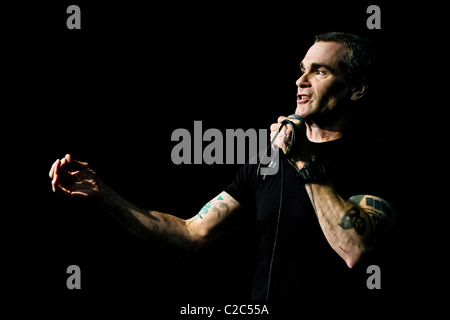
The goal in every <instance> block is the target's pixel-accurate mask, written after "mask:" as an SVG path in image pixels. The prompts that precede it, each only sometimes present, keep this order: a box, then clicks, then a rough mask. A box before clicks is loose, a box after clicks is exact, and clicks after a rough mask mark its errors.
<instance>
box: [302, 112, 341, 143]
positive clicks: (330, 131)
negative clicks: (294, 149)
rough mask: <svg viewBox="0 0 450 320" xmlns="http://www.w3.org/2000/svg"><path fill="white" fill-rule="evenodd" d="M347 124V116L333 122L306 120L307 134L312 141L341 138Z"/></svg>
mask: <svg viewBox="0 0 450 320" xmlns="http://www.w3.org/2000/svg"><path fill="white" fill-rule="evenodd" d="M346 124H347V118H346V117H339V118H338V120H337V121H334V122H332V123H322V124H321V123H319V122H314V121H306V136H307V137H308V140H309V141H311V142H327V141H333V140H336V139H339V138H341V137H342V136H343V135H344V128H345V127H346Z"/></svg>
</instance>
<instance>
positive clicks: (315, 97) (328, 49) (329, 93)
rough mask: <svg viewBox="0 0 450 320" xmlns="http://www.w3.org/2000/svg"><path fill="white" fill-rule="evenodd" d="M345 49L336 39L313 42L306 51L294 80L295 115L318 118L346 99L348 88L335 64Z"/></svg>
mask: <svg viewBox="0 0 450 320" xmlns="http://www.w3.org/2000/svg"><path fill="white" fill-rule="evenodd" d="M346 52H347V48H346V47H345V46H344V45H342V44H340V43H337V42H317V43H315V44H314V45H313V46H312V47H311V48H310V49H309V50H308V52H307V53H306V55H305V57H304V59H303V61H302V62H301V64H300V67H301V71H302V75H301V77H300V78H299V79H298V80H297V82H296V83H297V87H298V89H297V109H296V111H295V113H296V114H299V115H301V116H302V117H304V118H306V117H308V116H310V119H319V118H320V117H321V116H326V115H327V114H328V113H329V111H335V110H336V107H337V106H339V105H340V104H342V102H347V101H349V100H350V97H351V95H352V87H351V86H350V84H349V83H348V81H347V80H346V73H345V71H344V70H343V69H342V68H341V66H340V64H339V61H341V59H342V58H343V57H344V55H345V53H346Z"/></svg>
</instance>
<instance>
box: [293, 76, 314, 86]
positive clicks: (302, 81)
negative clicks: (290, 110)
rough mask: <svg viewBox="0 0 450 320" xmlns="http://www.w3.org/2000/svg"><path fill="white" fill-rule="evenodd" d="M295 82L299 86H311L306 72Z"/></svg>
mask: <svg viewBox="0 0 450 320" xmlns="http://www.w3.org/2000/svg"><path fill="white" fill-rule="evenodd" d="M295 84H296V85H297V87H299V88H309V87H311V83H310V82H309V79H308V73H307V72H305V73H303V74H302V75H301V77H300V78H298V79H297V81H296V82H295Z"/></svg>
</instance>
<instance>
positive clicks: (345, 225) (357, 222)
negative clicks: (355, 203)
mask: <svg viewBox="0 0 450 320" xmlns="http://www.w3.org/2000/svg"><path fill="white" fill-rule="evenodd" d="M339 226H340V227H341V228H342V229H344V230H348V229H352V228H354V229H355V231H356V233H358V234H359V235H363V234H364V233H365V232H366V229H367V222H366V220H365V219H364V217H363V216H361V212H360V211H359V209H358V207H353V208H351V209H350V210H348V211H347V212H346V213H345V214H344V216H343V217H342V219H341V222H340V223H339Z"/></svg>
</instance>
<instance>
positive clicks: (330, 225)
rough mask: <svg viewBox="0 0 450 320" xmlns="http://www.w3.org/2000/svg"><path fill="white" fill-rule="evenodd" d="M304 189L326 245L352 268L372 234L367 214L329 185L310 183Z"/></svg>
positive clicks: (365, 248) (365, 249)
mask: <svg viewBox="0 0 450 320" xmlns="http://www.w3.org/2000/svg"><path fill="white" fill-rule="evenodd" d="M306 190H307V192H308V194H309V197H310V199H311V203H312V204H313V207H314V209H315V212H316V215H317V218H318V220H319V223H320V227H321V228H322V231H323V233H324V235H325V237H326V239H327V241H328V243H329V244H330V246H331V247H332V248H333V249H334V250H335V251H336V253H337V254H339V256H341V257H342V259H344V260H345V262H346V263H347V265H348V266H349V267H350V268H351V267H353V266H354V265H355V264H356V263H357V262H358V261H359V260H360V258H361V256H362V255H363V254H364V252H365V251H367V249H368V247H367V243H368V241H367V240H368V239H369V238H370V236H371V233H372V223H371V219H370V217H369V214H368V213H367V212H366V211H365V210H363V209H362V208H361V207H360V206H358V205H356V204H355V203H352V202H350V201H347V200H344V199H343V198H342V197H341V196H340V195H339V194H337V192H336V191H335V190H334V188H333V187H332V186H331V185H327V184H316V183H311V184H307V185H306Z"/></svg>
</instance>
